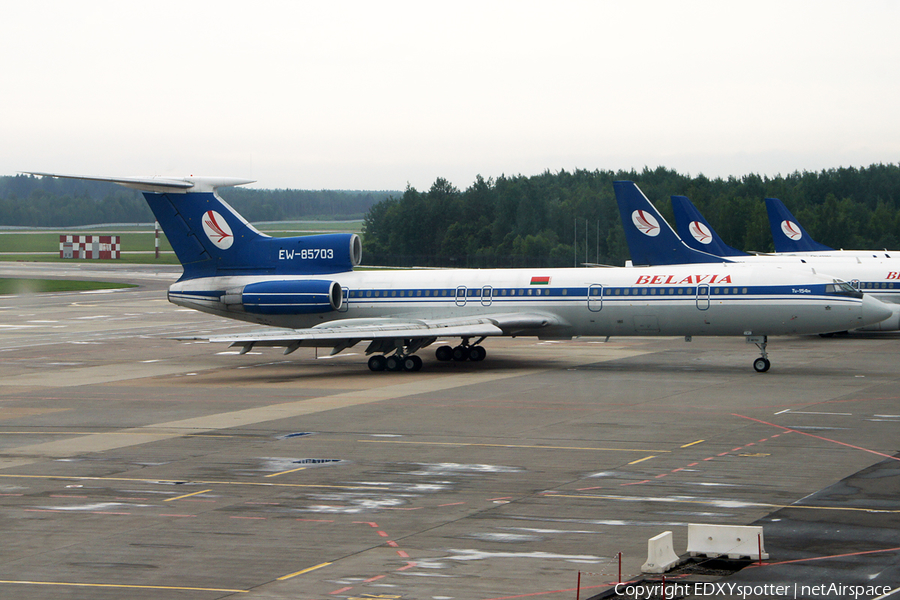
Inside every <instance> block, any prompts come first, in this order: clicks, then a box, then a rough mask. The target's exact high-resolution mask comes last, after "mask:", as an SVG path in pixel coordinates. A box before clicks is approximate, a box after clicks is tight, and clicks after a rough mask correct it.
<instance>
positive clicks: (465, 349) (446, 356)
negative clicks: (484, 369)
mask: <svg viewBox="0 0 900 600" xmlns="http://www.w3.org/2000/svg"><path fill="white" fill-rule="evenodd" d="M482 339H484V338H482ZM478 341H479V342H480V341H481V340H478ZM476 344H477V342H476ZM434 356H435V357H436V358H437V359H438V360H440V361H447V360H454V361H456V362H463V361H466V360H471V361H472V362H479V361H482V360H484V357H485V356H487V350H485V349H484V347H483V346H478V345H473V346H470V345H469V343H468V340H463V343H462V344H460V345H459V346H455V347H454V346H441V347H439V348H438V349H437V350H435V352H434Z"/></svg>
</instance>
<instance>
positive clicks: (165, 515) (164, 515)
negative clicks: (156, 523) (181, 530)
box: [159, 514, 197, 517]
mask: <svg viewBox="0 0 900 600" xmlns="http://www.w3.org/2000/svg"><path fill="white" fill-rule="evenodd" d="M159 516H161V517H196V516H197V515H167V514H162V515H159Z"/></svg>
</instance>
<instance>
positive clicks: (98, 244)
mask: <svg viewBox="0 0 900 600" xmlns="http://www.w3.org/2000/svg"><path fill="white" fill-rule="evenodd" d="M121 248H122V243H121V241H120V238H119V236H117V235H61V236H59V257H60V258H99V259H105V260H111V259H116V258H119V253H120V251H121Z"/></svg>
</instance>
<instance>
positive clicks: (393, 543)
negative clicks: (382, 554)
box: [387, 540, 400, 548]
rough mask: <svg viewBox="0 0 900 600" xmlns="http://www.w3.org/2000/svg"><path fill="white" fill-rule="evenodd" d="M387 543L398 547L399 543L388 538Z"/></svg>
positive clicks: (392, 546)
mask: <svg viewBox="0 0 900 600" xmlns="http://www.w3.org/2000/svg"><path fill="white" fill-rule="evenodd" d="M387 545H388V546H390V547H391V548H399V547H400V544H398V543H397V542H395V541H393V540H389V541H388V543H387Z"/></svg>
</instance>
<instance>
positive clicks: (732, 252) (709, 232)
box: [672, 196, 747, 256]
mask: <svg viewBox="0 0 900 600" xmlns="http://www.w3.org/2000/svg"><path fill="white" fill-rule="evenodd" d="M672 210H673V211H674V212H675V225H677V226H678V231H679V232H680V233H681V235H682V236H683V237H682V238H681V239H682V240H684V243H685V244H687V245H688V246H690V247H691V248H693V249H694V250H700V251H701V252H709V253H710V254H715V255H716V256H747V253H746V252H741V251H740V250H738V249H737V248H732V247H731V246H729V245H728V244H726V243H725V242H723V241H722V238H720V237H719V234H717V233H716V231H715V230H714V229H713V228H712V227H711V226H710V225H709V222H707V220H706V219H705V218H703V215H702V214H700V211H699V210H697V207H696V206H694V203H693V202H691V201H690V200H688V198H687V196H672Z"/></svg>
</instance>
